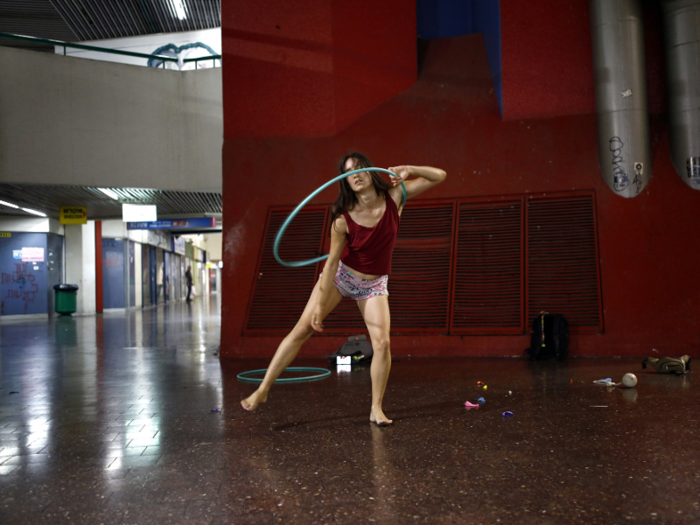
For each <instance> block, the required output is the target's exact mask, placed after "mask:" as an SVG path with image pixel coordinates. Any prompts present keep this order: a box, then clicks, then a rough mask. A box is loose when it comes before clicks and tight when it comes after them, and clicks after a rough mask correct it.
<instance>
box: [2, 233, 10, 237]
mask: <svg viewBox="0 0 700 525" xmlns="http://www.w3.org/2000/svg"><path fill="white" fill-rule="evenodd" d="M0 237H12V234H11V233H7V232H0Z"/></svg>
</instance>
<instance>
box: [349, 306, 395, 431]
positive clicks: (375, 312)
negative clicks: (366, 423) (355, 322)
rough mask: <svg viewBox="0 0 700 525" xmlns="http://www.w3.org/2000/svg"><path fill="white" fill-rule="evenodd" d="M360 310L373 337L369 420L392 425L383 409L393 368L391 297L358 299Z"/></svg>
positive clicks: (382, 424)
mask: <svg viewBox="0 0 700 525" xmlns="http://www.w3.org/2000/svg"><path fill="white" fill-rule="evenodd" d="M357 304H358V306H359V307H360V312H361V313H362V317H363V318H364V320H365V324H366V325H367V330H369V336H370V338H371V339H372V349H373V350H374V357H373V358H372V367H371V369H370V375H371V377H372V408H371V410H370V414H369V420H370V421H371V422H372V423H376V424H377V425H379V426H384V425H390V424H391V423H392V421H391V419H389V418H388V417H386V415H385V414H384V411H383V410H382V402H383V400H384V391H385V390H386V384H387V381H388V380H389V371H390V370H391V351H390V343H389V330H390V327H391V316H390V314H389V298H388V297H387V296H386V295H380V296H377V297H372V298H371V299H367V300H366V301H358V303H357Z"/></svg>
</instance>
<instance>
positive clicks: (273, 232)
mask: <svg viewBox="0 0 700 525" xmlns="http://www.w3.org/2000/svg"><path fill="white" fill-rule="evenodd" d="M291 211H292V209H291V208H290V209H288V210H273V211H271V212H270V215H269V217H268V221H267V226H266V228H265V242H264V244H263V248H262V252H261V254H260V260H259V262H258V273H257V276H256V280H255V285H254V288H253V294H252V298H251V302H250V305H249V308H248V318H247V319H246V324H245V327H246V328H245V331H246V333H249V334H251V335H253V334H257V335H279V334H282V333H287V332H289V331H290V330H291V329H292V328H294V325H296V323H297V321H298V320H299V317H301V314H302V313H303V311H304V307H305V306H306V303H307V301H308V300H309V297H310V295H311V291H312V290H313V287H314V284H315V283H316V279H317V275H316V269H317V266H316V265H315V264H312V265H310V266H304V267H301V268H287V267H286V266H282V265H281V264H279V263H278V262H277V260H276V259H275V256H274V255H273V253H272V247H273V245H274V242H275V237H276V236H277V232H278V231H279V229H280V227H281V226H282V223H283V222H284V220H285V219H286V218H287V216H288V215H289V213H290V212H291ZM325 221H326V207H322V208H319V207H316V208H307V209H303V210H301V211H300V212H299V214H298V215H297V216H296V217H295V218H294V220H293V221H292V223H291V224H290V225H289V227H288V228H287V230H286V232H285V234H284V237H283V238H282V241H281V242H280V247H279V255H280V257H281V258H282V260H284V261H295V260H296V261H300V260H306V259H313V258H315V257H318V256H319V251H320V249H321V240H322V239H323V230H324V224H325Z"/></svg>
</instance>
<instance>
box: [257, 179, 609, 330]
mask: <svg viewBox="0 0 700 525" xmlns="http://www.w3.org/2000/svg"><path fill="white" fill-rule="evenodd" d="M526 201H527V204H525V202H526ZM290 210H291V208H290ZM456 210H459V213H458V216H457V218H456V219H455V212H456ZM329 212H330V210H329V209H328V207H327V206H317V207H315V208H311V209H308V210H303V211H302V212H301V213H300V214H299V216H298V217H297V218H296V219H295V220H294V222H292V224H291V226H290V227H289V229H288V230H287V233H286V234H285V237H284V239H283V241H282V246H281V249H280V254H281V256H282V258H283V259H287V260H301V259H310V258H315V257H317V256H318V255H319V253H320V252H321V250H322V249H323V246H324V240H325V241H326V243H325V244H326V246H325V248H326V251H327V249H328V242H327V239H328V233H329V230H330V226H329V224H330V216H329ZM287 214H288V211H279V210H273V211H272V212H271V213H270V216H269V218H268V224H267V228H266V233H265V243H264V247H263V249H262V252H261V255H260V262H259V270H258V277H257V279H256V282H255V286H254V288H253V293H252V295H251V302H250V305H249V314H248V319H247V320H246V330H245V332H246V333H247V334H249V335H284V334H286V333H287V332H288V331H289V330H290V329H291V328H292V327H293V326H294V325H295V323H296V322H297V320H298V319H299V317H300V316H301V314H302V312H303V309H304V306H305V305H306V302H307V301H308V299H309V296H310V294H311V292H312V290H313V287H314V284H315V283H316V281H317V279H318V266H317V265H314V266H311V267H308V266H307V267H304V268H301V269H300V268H285V267H283V266H281V265H279V264H278V263H277V261H275V259H274V258H273V255H272V243H273V242H274V238H275V235H276V234H277V231H278V230H279V227H280V226H281V224H282V222H283V221H284V219H285V217H286V216H287ZM455 229H456V231H455ZM598 260H599V257H598V249H597V231H596V219H595V200H594V194H593V193H588V194H582V192H577V193H576V194H574V195H572V196H568V195H567V196H562V197H560V198H558V199H552V198H544V197H535V198H533V197H531V196H528V197H525V196H517V197H510V198H509V200H507V201H503V200H501V199H499V200H491V201H488V200H486V199H484V200H483V201H481V202H475V201H474V200H471V199H470V200H469V201H468V202H464V201H462V202H460V201H457V200H441V201H419V202H416V203H411V205H410V206H409V207H407V208H406V210H405V211H404V213H403V216H402V218H401V227H400V230H399V237H398V239H397V242H396V247H395V249H394V257H393V260H392V274H391V277H390V279H389V293H390V296H389V304H390V307H391V333H392V334H402V333H420V334H430V335H438V334H456V335H459V334H472V335H476V334H524V333H526V332H527V331H528V330H529V326H530V323H531V321H532V319H534V317H536V316H537V314H538V313H539V312H540V311H541V310H546V311H548V312H551V313H560V314H564V315H565V316H566V317H567V319H568V320H569V326H570V329H571V330H572V331H595V332H600V331H602V330H603V315H602V302H601V299H600V271H599V266H598ZM526 293H527V295H526ZM324 326H325V333H327V334H334V335H339V334H343V335H353V334H358V333H363V332H365V331H366V327H365V323H364V321H363V320H362V317H361V315H360V312H359V309H358V307H357V305H356V304H355V302H354V301H352V300H348V299H344V300H343V301H341V303H340V304H339V305H338V307H337V308H336V309H335V311H334V312H333V313H331V315H329V316H328V318H327V319H326V320H325V321H324Z"/></svg>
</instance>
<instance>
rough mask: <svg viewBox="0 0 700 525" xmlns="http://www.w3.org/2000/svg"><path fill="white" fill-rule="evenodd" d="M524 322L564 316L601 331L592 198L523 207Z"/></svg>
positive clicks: (576, 324) (533, 202) (574, 324)
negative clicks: (544, 316)
mask: <svg viewBox="0 0 700 525" xmlns="http://www.w3.org/2000/svg"><path fill="white" fill-rule="evenodd" d="M527 212H528V318H529V320H530V321H532V320H533V319H534V318H535V317H536V316H537V315H538V314H539V313H540V311H542V310H545V311H548V312H550V313H558V314H564V315H565V316H566V318H567V319H568V321H569V325H570V327H571V328H578V329H591V330H595V331H599V330H602V329H603V320H602V312H601V310H602V308H601V301H600V279H599V273H598V249H597V241H596V225H595V209H594V201H593V196H592V195H588V196H585V197H578V198H567V199H565V200H564V199H561V200H552V201H547V200H531V201H529V202H528V209H527Z"/></svg>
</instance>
